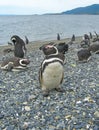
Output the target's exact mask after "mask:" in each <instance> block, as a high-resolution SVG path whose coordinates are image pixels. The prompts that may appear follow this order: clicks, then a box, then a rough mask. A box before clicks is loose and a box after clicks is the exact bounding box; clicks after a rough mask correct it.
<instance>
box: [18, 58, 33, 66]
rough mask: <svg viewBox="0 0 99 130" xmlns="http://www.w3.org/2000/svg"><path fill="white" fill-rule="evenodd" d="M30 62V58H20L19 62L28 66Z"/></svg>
mask: <svg viewBox="0 0 99 130" xmlns="http://www.w3.org/2000/svg"><path fill="white" fill-rule="evenodd" d="M29 63H30V60H29V59H19V64H20V65H21V66H23V67H24V66H27V65H28V64H29Z"/></svg>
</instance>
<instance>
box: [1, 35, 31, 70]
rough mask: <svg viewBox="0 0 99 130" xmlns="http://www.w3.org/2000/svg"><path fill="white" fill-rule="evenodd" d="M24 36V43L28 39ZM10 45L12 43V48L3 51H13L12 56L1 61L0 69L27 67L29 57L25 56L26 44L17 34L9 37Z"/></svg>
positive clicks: (5, 52)
mask: <svg viewBox="0 0 99 130" xmlns="http://www.w3.org/2000/svg"><path fill="white" fill-rule="evenodd" d="M25 38H26V44H28V42H29V40H28V39H27V37H25ZM9 43H11V44H10V45H13V46H14V48H13V49H11V48H7V49H4V50H3V52H4V54H5V55H6V54H7V53H10V52H13V53H14V54H13V56H12V57H9V58H5V59H4V60H3V61H2V63H1V67H0V68H1V69H2V70H7V71H23V70H25V69H26V68H27V65H28V64H29V63H30V61H29V59H27V58H25V56H26V52H27V49H26V44H25V42H24V41H23V39H21V38H20V37H19V36H18V35H13V36H12V37H11V42H9Z"/></svg>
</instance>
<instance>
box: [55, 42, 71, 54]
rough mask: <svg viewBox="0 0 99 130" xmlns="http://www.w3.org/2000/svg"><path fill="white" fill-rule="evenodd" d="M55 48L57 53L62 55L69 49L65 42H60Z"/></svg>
mask: <svg viewBox="0 0 99 130" xmlns="http://www.w3.org/2000/svg"><path fill="white" fill-rule="evenodd" d="M55 46H56V47H57V49H58V52H59V53H63V54H65V52H67V51H68V48H69V46H68V44H66V43H65V42H60V43H59V44H56V45H55Z"/></svg>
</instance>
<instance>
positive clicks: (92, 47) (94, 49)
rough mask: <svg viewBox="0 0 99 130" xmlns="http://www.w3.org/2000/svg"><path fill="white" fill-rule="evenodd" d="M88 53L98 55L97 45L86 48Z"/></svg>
mask: <svg viewBox="0 0 99 130" xmlns="http://www.w3.org/2000/svg"><path fill="white" fill-rule="evenodd" d="M88 50H89V51H90V52H93V53H95V54H99V43H97V44H91V45H90V46H89V48H88Z"/></svg>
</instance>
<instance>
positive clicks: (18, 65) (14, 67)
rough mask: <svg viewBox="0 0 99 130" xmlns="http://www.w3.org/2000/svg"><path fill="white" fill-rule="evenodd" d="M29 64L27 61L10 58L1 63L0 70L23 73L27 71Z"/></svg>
mask: <svg viewBox="0 0 99 130" xmlns="http://www.w3.org/2000/svg"><path fill="white" fill-rule="evenodd" d="M29 63H30V61H29V60H28V59H22V58H18V57H12V58H7V59H5V60H4V61H2V63H1V66H0V68H1V69H2V70H6V71H23V70H26V69H27V65H28V64H29Z"/></svg>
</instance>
